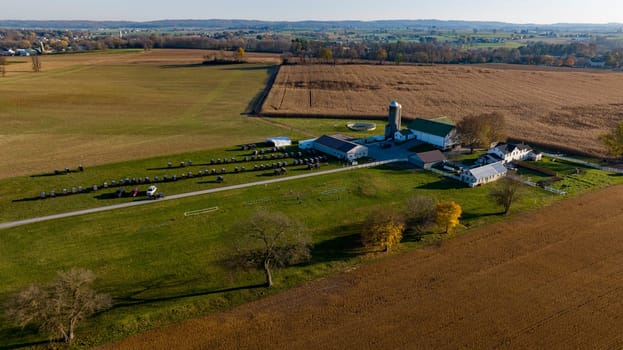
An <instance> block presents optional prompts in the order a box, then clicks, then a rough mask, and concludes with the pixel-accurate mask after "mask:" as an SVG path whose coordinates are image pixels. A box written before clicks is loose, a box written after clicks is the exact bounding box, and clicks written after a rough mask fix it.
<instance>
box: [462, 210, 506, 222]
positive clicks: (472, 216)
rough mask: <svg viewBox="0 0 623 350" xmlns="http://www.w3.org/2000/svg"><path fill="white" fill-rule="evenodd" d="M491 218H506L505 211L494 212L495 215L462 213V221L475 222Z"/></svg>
mask: <svg viewBox="0 0 623 350" xmlns="http://www.w3.org/2000/svg"><path fill="white" fill-rule="evenodd" d="M489 216H504V210H502V211H498V212H494V213H478V214H477V213H469V212H463V213H461V221H469V220H475V219H481V218H485V217H489Z"/></svg>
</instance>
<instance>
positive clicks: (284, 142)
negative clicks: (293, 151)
mask: <svg viewBox="0 0 623 350" xmlns="http://www.w3.org/2000/svg"><path fill="white" fill-rule="evenodd" d="M266 142H267V143H269V144H272V145H273V146H275V147H277V148H281V147H286V146H291V145H292V140H290V138H289V137H286V136H277V137H271V138H268V139H266Z"/></svg>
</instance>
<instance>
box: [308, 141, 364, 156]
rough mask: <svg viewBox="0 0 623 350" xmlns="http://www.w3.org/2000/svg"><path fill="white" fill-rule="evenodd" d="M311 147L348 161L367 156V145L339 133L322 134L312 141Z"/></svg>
mask: <svg viewBox="0 0 623 350" xmlns="http://www.w3.org/2000/svg"><path fill="white" fill-rule="evenodd" d="M313 147H314V149H315V150H317V151H319V152H322V153H325V154H328V155H330V156H332V157H335V158H337V159H344V160H349V161H353V160H355V159H358V158H362V157H367V156H368V147H366V146H362V145H360V144H357V143H354V142H352V141H349V140H346V139H344V138H343V137H341V135H333V136H328V135H322V136H320V137H319V138H317V139H316V140H315V141H314V146H313Z"/></svg>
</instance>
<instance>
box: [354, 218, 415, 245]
mask: <svg viewBox="0 0 623 350" xmlns="http://www.w3.org/2000/svg"><path fill="white" fill-rule="evenodd" d="M404 229H405V224H404V220H403V219H402V217H401V216H400V215H399V214H398V213H395V212H392V211H390V210H377V211H375V212H373V213H371V214H370V215H368V217H367V218H366V221H365V222H364V224H363V228H362V230H361V242H362V243H363V245H364V246H366V247H381V248H382V249H383V250H384V251H386V252H388V251H389V250H390V249H391V248H392V247H393V246H395V245H396V244H398V243H400V241H401V240H402V233H403V232H404Z"/></svg>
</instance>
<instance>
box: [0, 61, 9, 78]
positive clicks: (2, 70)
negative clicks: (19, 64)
mask: <svg viewBox="0 0 623 350" xmlns="http://www.w3.org/2000/svg"><path fill="white" fill-rule="evenodd" d="M8 64H9V62H8V61H7V59H6V57H4V56H0V75H2V77H4V76H5V75H6V65H8Z"/></svg>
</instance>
